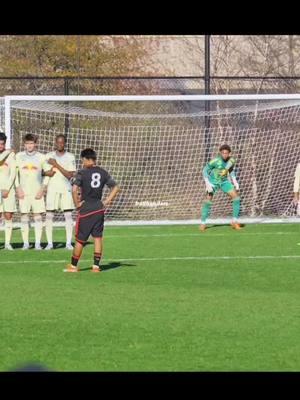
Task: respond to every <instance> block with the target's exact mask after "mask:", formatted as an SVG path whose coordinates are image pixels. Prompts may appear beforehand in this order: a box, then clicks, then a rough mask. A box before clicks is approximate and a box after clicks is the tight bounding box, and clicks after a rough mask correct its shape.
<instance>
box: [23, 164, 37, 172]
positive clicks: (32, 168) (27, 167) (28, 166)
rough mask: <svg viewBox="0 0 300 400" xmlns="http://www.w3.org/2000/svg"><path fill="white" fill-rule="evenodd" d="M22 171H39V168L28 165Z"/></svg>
mask: <svg viewBox="0 0 300 400" xmlns="http://www.w3.org/2000/svg"><path fill="white" fill-rule="evenodd" d="M22 169H27V170H29V171H32V170H35V171H36V170H38V167H36V166H35V165H34V164H26V165H24V166H23V167H22Z"/></svg>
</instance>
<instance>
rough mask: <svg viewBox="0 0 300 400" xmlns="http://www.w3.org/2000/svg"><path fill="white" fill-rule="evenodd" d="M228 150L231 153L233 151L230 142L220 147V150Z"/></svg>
mask: <svg viewBox="0 0 300 400" xmlns="http://www.w3.org/2000/svg"><path fill="white" fill-rule="evenodd" d="M223 150H227V151H229V153H231V148H230V146H228V144H222V146H221V147H220V148H219V151H223Z"/></svg>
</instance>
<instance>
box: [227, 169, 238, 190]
mask: <svg viewBox="0 0 300 400" xmlns="http://www.w3.org/2000/svg"><path fill="white" fill-rule="evenodd" d="M229 176H230V179H231V181H232V183H233V186H234V187H235V190H236V191H237V192H238V191H239V190H240V185H239V183H238V181H237V179H236V175H235V171H234V169H233V168H232V169H231V170H229Z"/></svg>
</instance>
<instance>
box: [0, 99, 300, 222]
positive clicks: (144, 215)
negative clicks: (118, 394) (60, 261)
mask: <svg viewBox="0 0 300 400" xmlns="http://www.w3.org/2000/svg"><path fill="white" fill-rule="evenodd" d="M0 125H1V129H5V131H6V133H7V135H8V137H9V142H10V144H11V147H12V148H14V149H15V150H16V151H21V150H23V144H22V139H23V137H24V135H25V134H27V133H34V134H37V135H38V150H39V151H40V152H42V153H46V152H49V151H52V150H53V148H54V142H55V137H56V135H57V134H60V133H63V134H65V135H66V137H67V150H68V151H70V152H72V153H74V154H75V157H76V162H77V168H80V166H81V163H80V152H81V150H83V149H84V148H86V147H92V148H94V149H95V150H96V152H97V155H98V160H97V162H98V164H99V165H101V166H103V167H104V168H105V169H107V170H108V171H109V172H110V173H111V175H112V176H113V177H114V178H115V180H116V181H117V182H118V184H119V185H120V187H121V192H120V194H119V196H118V197H117V198H116V200H115V202H114V204H113V205H112V206H111V208H110V209H109V210H108V212H107V215H106V219H107V221H111V222H113V223H121V224H122V223H123V224H124V223H128V222H129V223H164V222H169V223H177V222H185V223H195V222H197V221H199V219H200V213H201V203H202V202H203V200H204V198H205V186H204V181H203V177H202V169H203V167H204V165H205V163H206V162H207V161H209V160H210V159H211V158H213V157H214V156H215V155H216V154H217V153H218V149H219V146H220V145H221V144H224V143H226V144H229V145H230V146H231V148H232V151H233V156H234V157H235V159H236V161H237V164H236V175H237V180H238V182H239V185H240V196H241V217H242V219H243V218H244V219H245V220H247V221H248V220H249V221H256V220H258V219H260V220H268V219H270V218H272V219H276V220H279V219H282V218H284V217H287V216H290V217H292V216H294V214H295V210H294V208H293V207H292V206H291V200H292V192H293V180H294V172H295V169H296V166H297V163H298V161H299V143H300V96H299V95H282V96H281V95H269V96H267V95H258V96H254V95H248V96H247V95H243V96H239V95H229V96H226V95H223V96H222V95H221V96H217V95H215V96H8V97H6V98H5V99H2V100H1V102H0ZM104 196H105V193H104ZM231 215H232V206H231V202H230V200H229V199H228V197H227V196H226V195H224V194H223V193H221V192H220V193H217V194H216V195H215V198H214V202H213V208H212V213H211V220H210V221H211V222H214V221H218V222H226V221H227V220H228V218H230V217H231ZM15 220H16V221H17V220H18V215H17V214H16V216H15ZM61 220H62V216H61V215H60V214H57V215H56V221H58V222H59V221H61Z"/></svg>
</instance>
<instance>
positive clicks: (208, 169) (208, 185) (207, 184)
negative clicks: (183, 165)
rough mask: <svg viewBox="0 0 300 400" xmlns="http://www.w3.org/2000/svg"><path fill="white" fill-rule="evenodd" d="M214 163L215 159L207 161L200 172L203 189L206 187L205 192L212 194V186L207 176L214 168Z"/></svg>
mask: <svg viewBox="0 0 300 400" xmlns="http://www.w3.org/2000/svg"><path fill="white" fill-rule="evenodd" d="M216 161H217V159H215V158H214V159H213V160H211V161H209V162H208V163H207V164H206V165H205V166H204V168H203V170H202V175H203V179H204V182H205V187H206V190H207V192H208V193H212V192H213V185H212V184H211V183H210V181H209V174H210V172H211V171H212V170H213V169H214V168H215V165H216Z"/></svg>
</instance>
